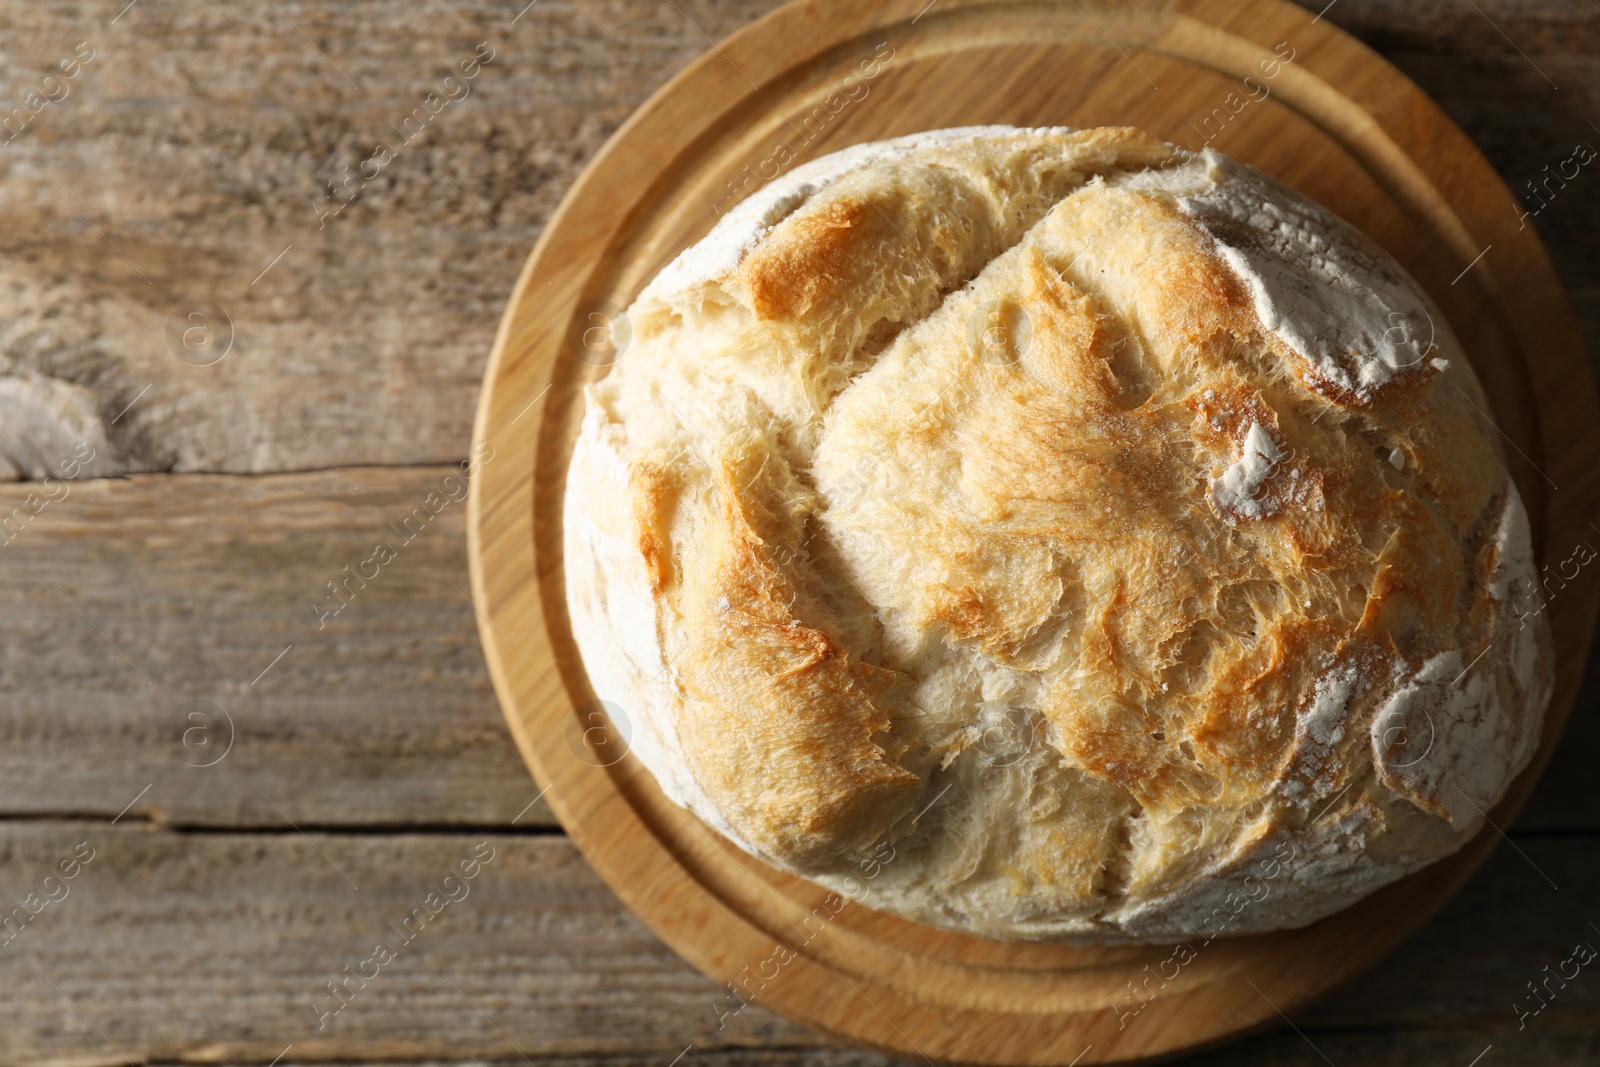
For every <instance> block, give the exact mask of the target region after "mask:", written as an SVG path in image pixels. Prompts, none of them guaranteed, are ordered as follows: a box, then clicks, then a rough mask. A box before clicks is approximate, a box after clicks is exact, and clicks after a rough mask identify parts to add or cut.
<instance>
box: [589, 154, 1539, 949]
mask: <svg viewBox="0 0 1600 1067" xmlns="http://www.w3.org/2000/svg"><path fill="white" fill-rule="evenodd" d="M628 315H629V320H630V323H631V325H632V328H633V341H632V345H631V347H630V348H629V350H628V352H627V353H626V355H625V356H624V357H623V358H622V359H621V360H620V361H619V362H618V364H617V365H616V366H615V367H614V368H613V369H612V371H611V372H610V374H609V375H608V376H607V377H606V378H604V379H603V380H601V381H600V382H598V383H597V384H595V385H593V386H590V387H589V388H588V391H587V397H586V402H587V411H586V414H585V417H584V421H583V425H582V429H581V431H580V434H579V438H578V441H577V445H576V450H575V452H574V456H573V460H572V464H571V467H570V470H569V475H568V483H567V496H566V502H565V520H564V521H565V538H566V558H565V566H566V581H567V598H568V607H569V613H570V617H571V620H572V627H573V634H574V637H575V638H576V640H577V644H578V647H579V650H580V651H581V653H582V656H583V660H584V664H585V668H586V670H587V672H588V674H589V676H590V679H591V681H592V682H593V685H594V688H595V691H596V694H597V695H598V696H600V697H602V698H604V699H605V700H607V701H610V702H612V703H614V704H616V705H618V706H620V707H622V708H623V709H624V710H625V712H626V714H627V715H628V716H629V717H630V719H631V720H632V725H633V733H634V743H633V753H634V755H635V756H637V758H638V759H639V760H640V761H641V762H642V763H643V764H644V766H645V767H647V768H648V769H649V770H650V771H651V773H652V774H653V775H654V776H655V778H656V780H657V781H658V782H659V783H660V785H661V787H662V789H663V791H664V792H665V793H666V795H667V796H668V797H670V798H671V799H672V800H673V801H674V802H676V803H678V804H679V805H681V806H683V807H685V808H688V809H689V810H691V811H693V812H694V813H695V814H697V815H698V816H699V817H701V818H702V819H704V820H705V821H706V822H707V823H708V824H709V825H710V826H712V827H713V828H715V830H716V831H718V832H719V833H721V834H723V835H724V836H726V837H727V838H728V839H729V840H731V841H733V842H734V843H736V844H737V845H738V846H739V847H741V848H743V849H745V850H747V851H749V852H751V853H752V854H754V855H757V856H760V857H762V858H764V859H766V860H768V861H769V862H771V863H773V864H775V865H777V866H779V867H782V868H784V869H786V870H789V871H793V872H795V873H797V874H800V875H803V876H805V877H807V878H810V879H812V880H814V881H816V882H819V883H821V884H822V885H825V886H829V887H831V888H834V889H836V890H838V891H840V892H850V891H852V889H853V887H855V886H857V885H859V884H860V877H861V872H862V871H863V870H865V869H867V868H866V867H864V866H863V865H864V864H870V865H871V869H872V871H873V881H872V898H871V901H870V903H871V904H872V906H874V907H879V908H882V909H885V910H888V911H891V912H894V913H896V914H899V915H902V916H905V917H907V918H911V919H914V920H917V921H921V922H926V923H931V924H934V925H938V926H942V927H946V928H949V929H954V930H961V931H966V932H969V933H974V934H978V935H982V936H988V937H997V938H1022V939H1067V940H1077V941H1098V942H1106V941H1162V940H1172V939H1176V938H1183V937H1187V936H1191V935H1196V934H1203V933H1205V932H1206V931H1207V930H1208V929H1209V926H1208V924H1209V923H1211V922H1212V921H1213V917H1214V915H1215V914H1216V909H1217V907H1218V906H1219V905H1218V902H1219V901H1222V900H1225V899H1228V898H1229V894H1232V893H1235V892H1236V891H1237V890H1238V889H1239V887H1240V886H1241V885H1245V884H1247V883H1246V879H1248V878H1250V877H1251V873H1252V872H1254V871H1259V870H1260V868H1261V866H1262V864H1264V863H1273V864H1281V872H1282V877H1281V878H1276V879H1275V880H1274V882H1273V888H1272V891H1271V894H1270V896H1269V897H1268V898H1267V899H1265V900H1263V901H1261V902H1260V903H1259V904H1255V905H1253V906H1252V907H1250V908H1248V909H1245V910H1244V911H1243V912H1242V913H1240V914H1238V915H1237V917H1236V918H1232V919H1230V924H1229V927H1228V929H1229V932H1230V933H1237V932H1245V931H1249V930H1265V929H1276V928H1282V927H1292V926H1300V925H1304V924H1306V923H1309V922H1312V921H1314V920H1315V919H1317V918H1320V917H1321V916H1323V915H1326V914H1329V913H1330V912H1332V911H1335V910H1337V909H1339V908H1342V907H1345V906H1348V905H1349V904H1350V903H1352V902H1354V901H1355V900H1357V899H1359V898H1360V897H1362V896H1364V895H1365V894H1367V893H1370V892H1372V891H1373V890H1374V889H1376V888H1378V887H1379V886H1382V885H1384V884H1386V883H1388V882H1392V881H1394V880H1395V879H1397V878H1399V877H1402V876H1403V875H1405V874H1407V873H1409V872H1411V871H1414V870H1417V869H1418V868H1420V867H1421V866H1424V865H1425V864H1427V863H1429V862H1432V861H1434V860H1436V859H1438V858H1440V857H1442V856H1445V855H1447V854H1449V853H1450V852H1452V851H1454V850H1455V849H1457V848H1459V847H1460V846H1461V845H1462V844H1463V843H1464V842H1465V841H1466V840H1467V839H1468V838H1469V837H1470V836H1471V834H1472V833H1474V832H1476V830H1477V829H1478V828H1479V827H1480V826H1481V825H1482V822H1483V813H1484V812H1487V811H1488V810H1489V809H1490V807H1492V806H1493V805H1494V804H1495V803H1496V801H1497V800H1498V799H1499V797H1500V796H1502V795H1503V794H1504V792H1505V790H1506V788H1507V787H1508V785H1509V783H1510V781H1511V779H1512V778H1513V777H1514V776H1515V775H1516V774H1517V772H1518V771H1520V770H1521V769H1522V768H1523V767H1524V766H1526V764H1527V763H1528V761H1529V760H1530V759H1531V758H1532V754H1533V751H1534V748H1535V747H1536V745H1537V742H1538V736H1539V725H1540V721H1541V718H1542V715H1543V712H1544V708H1545V705H1546V703H1547V702H1548V699H1549V696H1550V690H1551V676H1552V671H1551V652H1550V639H1549V633H1548V628H1547V625H1546V623H1545V622H1544V619H1543V616H1542V613H1540V612H1538V611H1536V610H1533V608H1532V604H1533V603H1534V601H1535V599H1536V585H1535V581H1536V576H1535V572H1534V564H1533V555H1532V546H1531V535H1530V532H1529V528H1528V522H1527V516H1526V512H1525V510H1524V508H1523V505H1522V502H1521V499H1520V497H1519V496H1518V493H1517V490H1516V487H1515V486H1514V485H1513V484H1512V482H1511V480H1510V478H1509V476H1508V475H1507V472H1506V468H1505V464H1504V459H1503V456H1502V454H1501V451H1500V445H1499V442H1498V440H1497V439H1496V438H1495V436H1494V431H1493V430H1492V428H1491V427H1489V426H1487V424H1485V423H1484V421H1483V420H1482V418H1481V416H1480V415H1479V413H1478V411H1477V410H1475V409H1481V410H1488V409H1489V404H1488V401H1487V400H1486V398H1485V397H1484V395H1483V392H1482V389H1481V387H1480V386H1479V384H1478V383H1477V381H1476V379H1475V378H1474V377H1473V375H1472V372H1471V369H1470V367H1469V366H1468V364H1467V362H1466V360H1465V359H1464V357H1463V356H1462V354H1461V350H1460V346H1459V343H1458V342H1457V340H1456V339H1455V338H1454V336H1453V335H1452V334H1451V333H1450V331H1449V328H1448V325H1447V324H1446V323H1445V322H1444V321H1443V319H1442V317H1441V316H1440V315H1439V314H1438V312H1437V310H1436V309H1435V308H1434V307H1433V305H1432V304H1431V302H1430V301H1429V300H1428V298H1427V297H1426V295H1425V294H1423V293H1422V291H1421V290H1420V289H1419V288H1418V287H1417V285H1416V283H1415V282H1414V281H1412V280H1411V279H1410V278H1409V277H1408V276H1407V275H1406V273H1405V271H1404V270H1403V269H1402V268H1401V267H1400V266H1399V264H1397V263H1396V262H1395V261H1394V260H1393V259H1392V258H1391V257H1389V256H1388V254H1387V253H1385V252H1384V251H1383V250H1382V249H1381V248H1379V247H1378V246H1377V245H1376V244H1374V243H1373V242H1371V241H1370V240H1369V239H1367V238H1366V237H1364V236H1363V235H1361V234H1359V233H1358V232H1357V231H1355V230H1354V229H1353V228H1352V227H1350V226H1349V225H1347V224H1346V223H1344V222H1342V221H1341V220H1339V219H1338V218H1337V217H1335V216H1334V215H1332V214H1331V213H1329V212H1328V211H1326V210H1325V209H1323V208H1321V207H1320V206H1318V205H1316V204H1314V203H1312V202H1311V201H1309V200H1307V199H1306V198H1305V197H1303V196H1301V195H1299V194H1298V193H1295V192H1293V191H1292V190H1290V189H1288V188H1287V187H1285V186H1283V185H1282V184H1280V183H1278V182H1276V181H1275V180H1273V179H1271V178H1269V177H1267V176H1266V175H1263V174H1260V173H1258V172H1256V171H1254V170H1252V169H1250V168H1248V167H1245V166H1243V165H1242V164H1239V163H1236V162H1234V161H1232V160H1229V159H1227V158H1225V157H1222V156H1220V155H1217V154H1216V153H1214V152H1210V151H1207V152H1204V153H1199V154H1195V153H1189V152H1186V151H1184V150H1182V149H1179V148H1175V147H1173V146H1171V145H1168V144H1165V143H1163V142H1161V141H1158V140H1156V139H1154V138H1151V137H1149V136H1147V135H1145V134H1143V133H1141V132H1139V131H1137V130H1131V129H1098V130H1081V131H1074V130H1067V129H1037V130H1030V129H1014V128H1010V127H974V128H967V129H958V130H942V131H933V132H931V133H925V134H917V135H913V136H912V137H908V138H901V139H898V140H895V141H889V142H883V143H878V144H871V145H862V146H857V147H856V148H852V149H848V150H846V151H844V152H841V153H838V154H836V155H834V156H830V157H825V158H823V159H820V160H817V161H815V162H813V163H810V164H807V165H806V166H803V167H800V168H798V169H796V170H795V171H793V172H792V173H790V174H788V175H786V176H784V177H783V178H780V179H779V180H777V181H775V182H773V183H772V184H771V185H769V186H767V187H766V188H764V189H762V190H761V191H760V192H758V193H757V194H756V195H755V196H753V197H751V198H750V199H749V200H747V201H746V202H745V203H744V204H742V205H740V206H739V207H737V208H735V209H734V210H733V211H732V212H730V213H729V214H728V215H727V216H725V217H724V218H723V219H722V220H721V222H719V224H718V225H717V226H716V227H715V228H714V229H713V230H712V232H711V234H710V235H708V236H707V237H706V238H705V239H704V240H703V241H702V242H700V243H699V244H697V245H696V246H694V247H693V248H691V249H689V250H688V251H686V252H684V253H683V254H682V255H680V256H679V257H678V258H677V259H676V260H674V261H673V262H672V263H671V264H670V265H669V266H668V267H667V268H665V269H664V270H663V271H662V272H661V273H660V274H659V275H657V277H656V278H655V279H654V280H653V281H652V282H651V283H650V284H649V285H648V286H647V287H646V288H645V289H644V291H643V292H642V293H641V294H640V296H639V297H638V299H637V300H636V301H635V303H634V304H633V306H632V307H630V308H629V311H628ZM886 854H890V855H892V856H893V857H894V858H893V860H892V862H887V863H884V862H882V857H883V856H884V855H886ZM1275 869H1276V868H1275Z"/></svg>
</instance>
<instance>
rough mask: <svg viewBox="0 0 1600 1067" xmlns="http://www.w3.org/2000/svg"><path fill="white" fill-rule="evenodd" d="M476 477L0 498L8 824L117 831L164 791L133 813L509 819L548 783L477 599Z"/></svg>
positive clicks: (158, 481)
mask: <svg viewBox="0 0 1600 1067" xmlns="http://www.w3.org/2000/svg"><path fill="white" fill-rule="evenodd" d="M459 474H460V471H459V470H457V469H455V468H447V467H440V468H421V469H408V470H394V469H386V468H348V469H346V470H345V472H344V474H343V475H341V474H339V473H337V472H332V471H328V472H323V473H317V474H303V475H283V476H265V477H243V476H231V477H214V476H201V475H194V476H173V475H142V476H138V477H136V478H133V479H131V480H123V479H97V480H92V481H88V482H80V483H76V484H73V485H71V486H70V487H69V486H67V485H66V484H65V483H58V484H57V485H56V486H55V487H54V488H56V489H57V490H62V491H66V493H67V495H66V496H65V497H63V498H62V499H59V500H57V501H54V502H48V501H47V502H45V503H43V505H42V510H41V511H39V513H38V515H37V516H34V517H31V518H30V517H29V514H28V510H27V508H26V507H25V506H24V505H25V504H26V502H27V494H28V493H30V492H33V491H34V490H37V489H39V488H40V487H39V486H31V487H30V486H26V485H11V486H5V487H0V620H3V621H0V632H3V633H4V635H5V638H4V641H3V642H0V814H3V815H10V816H16V815H42V814H62V813H66V814H80V815H102V816H105V817H108V818H109V817H111V816H114V815H116V814H117V813H118V812H120V811H121V810H122V809H123V807H124V806H126V805H127V804H128V803H129V802H130V801H131V800H133V799H134V796H135V794H138V793H139V792H140V791H141V790H143V789H144V788H145V787H146V786H150V787H151V788H150V789H149V791H148V792H147V793H144V794H143V796H142V797H140V799H139V802H138V803H137V804H136V805H134V808H133V810H132V812H131V813H130V814H132V815H139V816H147V817H151V818H155V819H159V820H162V821H168V822H173V823H178V824H189V825H197V824H198V825H224V826H230V825H232V826H260V827H268V828H272V827H282V826H284V825H286V823H285V819H286V818H287V819H293V820H294V821H295V822H296V823H298V824H311V825H322V824H341V825H372V824H386V825H401V824H462V823H467V824H471V823H483V824H504V823H506V822H508V821H509V820H510V819H511V818H513V817H514V816H516V815H517V813H518V812H520V811H521V810H522V809H523V808H524V807H525V806H526V805H527V804H528V803H529V801H530V800H532V799H533V797H534V795H535V793H536V792H537V789H536V787H535V785H534V783H533V780H532V779H531V778H530V777H529V775H528V772H527V771H526V769H525V768H524V767H523V765H522V763H521V761H520V760H519V758H518V757H517V754H516V752H515V750H514V749H513V747H512V745H511V740H510V735H509V734H508V733H507V731H506V728H505V725H504V723H503V721H502V719H501V717H500V712H499V708H498V706H497V704H496V702H495V698H494V693H493V691H492V689H491V688H490V685H489V680H488V675H487V672H486V671H485V669H484V665H483V656H482V652H481V651H480V649H479V645H478V636H477V629H476V626H475V623H474V616H473V608H472V606H471V604H470V603H469V602H468V600H467V599H466V597H467V594H468V591H469V587H468V584H467V568H466V548H465V542H464V533H463V522H464V519H463V514H462V513H463V508H464V505H463V504H462V503H460V502H458V501H456V500H452V497H455V498H459V497H460V496H461V494H462V492H463V491H464V487H463V486H462V483H461V482H460V480H459ZM346 475H347V476H348V477H349V478H350V479H351V481H350V482H347V481H346V480H345V476H346ZM351 482H354V483H355V484H357V485H359V486H360V487H361V490H360V491H359V492H357V491H356V490H355V489H354V488H353V487H352V484H351ZM430 493H435V494H437V496H436V497H433V498H430V497H429V494H430ZM44 499H45V498H43V497H42V496H41V497H40V498H39V500H44ZM39 500H36V501H35V503H36V504H38V503H39ZM430 500H431V501H432V503H433V504H435V505H438V506H439V513H438V515H437V516H433V515H431V513H430V512H429V510H428V504H429V501H430ZM17 507H21V509H22V510H21V511H20V512H16V511H14V510H13V509H14V508H17ZM416 509H420V516H421V517H420V518H419V517H418V515H417V513H416ZM19 515H20V517H19ZM423 520H426V522H425V523H424V521H423ZM7 522H9V523H11V524H12V525H11V526H10V527H6V525H5V524H6V523H7ZM391 524H393V525H391ZM407 535H410V536H411V540H410V541H406V540H405V537H406V536H407ZM6 537H9V538H10V540H9V542H7V541H5V538H6ZM379 542H382V543H384V544H386V545H389V546H392V548H393V550H394V551H395V553H396V556H395V558H394V559H393V560H392V561H391V562H389V563H387V564H385V565H383V566H381V567H379V566H377V565H376V564H375V562H374V563H368V562H367V561H369V560H372V559H373V557H374V549H375V546H376V544H377V543H379ZM347 568H348V569H347ZM362 572H364V573H367V574H372V573H374V572H376V577H375V578H374V579H373V580H371V581H369V582H365V583H364V584H363V581H362V579H361V578H360V577H359V574H360V573H362ZM350 574H357V577H356V578H355V579H353V580H352V579H350V578H349V575H350ZM329 582H334V583H336V584H337V586H338V588H339V590H340V593H339V595H338V596H335V595H334V594H333V593H330V592H329V587H328V583H329ZM341 597H347V598H349V602H348V603H345V602H344V600H342V599H341ZM335 611H336V612H337V613H334V612H335ZM80 612H81V614H80ZM323 613H326V614H323ZM290 645H292V646H293V648H291V649H289V651H287V652H284V650H285V649H286V648H288V646H290ZM280 653H282V657H281V658H278V657H279V655H280ZM269 668H270V669H269ZM263 672H264V673H263ZM192 701H209V702H213V704H214V705H215V707H213V706H212V704H204V703H202V704H199V705H194V706H190V702H192ZM218 707H220V708H221V709H222V711H223V712H225V713H226V715H227V717H228V718H227V719H226V720H224V719H223V718H222V717H221V715H220V714H219V713H218V712H217V710H216V708H218ZM190 711H198V712H200V713H202V714H206V715H209V716H211V722H210V723H208V722H207V720H204V719H202V720H190V719H189V718H188V714H189V712H190ZM229 721H231V723H232V726H233V732H234V739H233V745H232V749H231V750H229V751H227V752H226V756H225V758H221V757H222V753H223V751H224V750H225V749H226V748H227V732H228V731H227V722H229ZM208 725H210V726H211V727H212V729H211V730H210V732H207V730H206V727H207V726H208ZM186 738H187V741H188V745H187V747H185V744H184V742H185V739H186ZM219 758H220V762H215V765H213V766H203V765H204V764H208V763H212V762H213V761H217V760H219ZM269 798H270V799H269ZM273 805H276V808H275V807H274V806H273ZM548 820H549V816H548V813H547V811H546V809H545V808H544V805H543V804H542V803H540V804H539V805H538V806H536V807H535V808H533V809H532V810H529V811H528V812H527V813H526V814H525V815H524V816H523V818H522V819H521V820H520V821H519V823H518V825H521V826H527V825H536V824H539V823H544V822H548Z"/></svg>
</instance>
